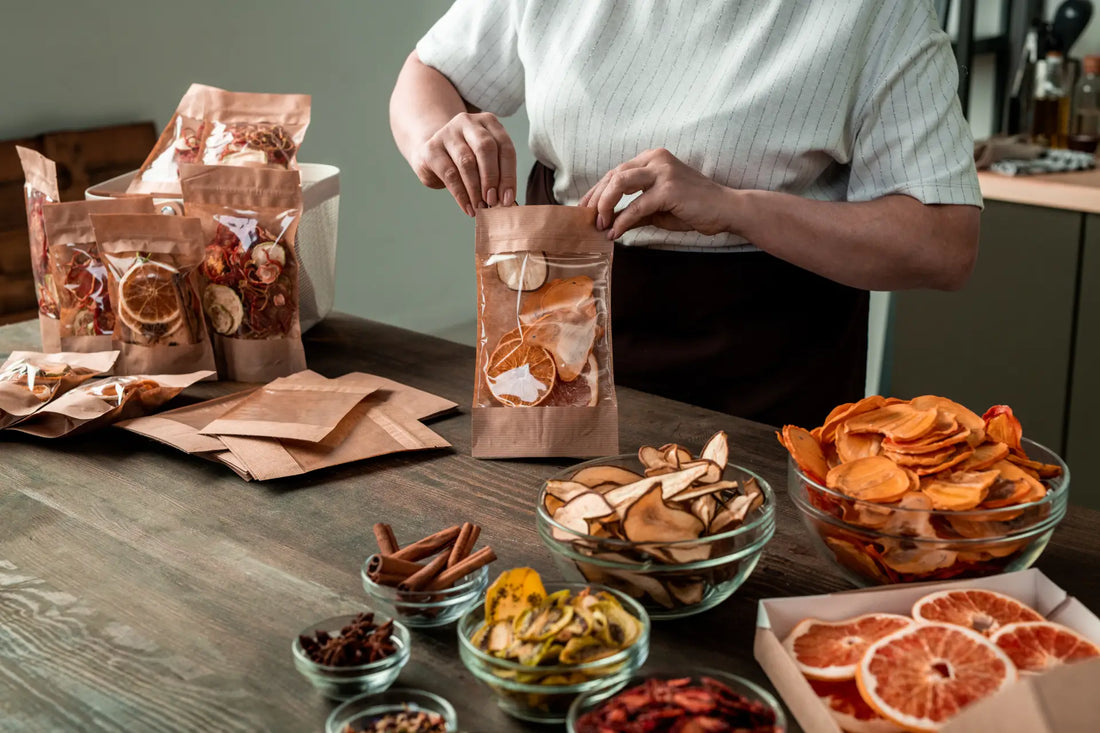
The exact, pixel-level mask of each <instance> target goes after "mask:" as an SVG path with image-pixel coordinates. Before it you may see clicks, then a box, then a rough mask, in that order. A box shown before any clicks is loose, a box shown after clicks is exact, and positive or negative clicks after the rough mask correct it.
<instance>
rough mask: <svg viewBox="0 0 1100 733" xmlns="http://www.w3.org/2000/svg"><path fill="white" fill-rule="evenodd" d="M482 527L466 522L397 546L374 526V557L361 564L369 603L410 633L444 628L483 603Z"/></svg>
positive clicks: (489, 557)
mask: <svg viewBox="0 0 1100 733" xmlns="http://www.w3.org/2000/svg"><path fill="white" fill-rule="evenodd" d="M480 535H481V528H480V527H479V526H477V525H476V524H471V523H470V522H464V523H463V524H456V525H455V526H453V527H448V528H447V529H442V530H440V531H438V532H435V533H434V534H430V535H428V536H427V537H424V538H422V539H419V540H417V541H416V542H412V543H410V544H407V545H405V546H404V547H401V546H400V545H398V543H397V538H396V537H395V536H394V533H393V530H392V529H391V528H390V526H389V525H388V524H382V523H379V524H376V525H374V536H375V539H376V540H377V541H378V552H377V553H376V554H374V555H371V556H370V557H368V558H367V559H366V561H365V562H364V563H363V567H362V569H361V571H360V575H361V576H362V579H363V590H365V591H366V592H367V595H369V596H370V598H371V601H372V604H373V605H374V606H375V607H376V608H379V609H381V610H383V611H385V612H386V613H389V614H391V615H392V616H394V617H395V618H397V619H400V620H401V622H402V623H404V624H405V625H406V626H409V627H411V628H429V627H434V626H446V625H447V624H449V623H451V622H453V621H455V620H456V619H457V618H459V617H460V616H462V614H464V613H466V611H468V610H469V609H470V608H471V607H472V606H474V605H477V604H478V603H479V602H480V601H481V596H482V593H484V591H485V586H487V585H488V584H489V570H488V565H489V563H491V562H493V561H494V560H495V559H496V555H495V554H494V553H493V549H492V548H491V547H488V546H486V547H482V548H481V549H479V550H475V549H474V546H475V545H476V544H477V540H478V537H479V536H480Z"/></svg>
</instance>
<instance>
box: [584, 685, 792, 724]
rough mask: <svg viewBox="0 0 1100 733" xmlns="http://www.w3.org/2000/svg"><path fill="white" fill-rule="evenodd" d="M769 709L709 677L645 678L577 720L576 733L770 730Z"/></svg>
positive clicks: (773, 722) (771, 714)
mask: <svg viewBox="0 0 1100 733" xmlns="http://www.w3.org/2000/svg"><path fill="white" fill-rule="evenodd" d="M775 722H776V721H775V711H774V710H772V709H771V708H770V707H768V706H767V705H765V704H764V703H762V702H760V701H758V700H750V699H748V698H746V697H745V696H744V695H741V694H739V693H737V692H734V691H733V690H732V689H730V687H729V686H728V685H725V684H723V683H722V682H719V681H718V680H716V679H713V678H711V677H702V678H700V679H699V681H698V682H694V681H693V680H692V679H691V678H690V677H684V678H680V679H671V680H661V679H649V680H646V681H645V682H643V683H642V684H640V685H638V686H636V687H632V688H630V689H628V690H624V691H623V692H620V693H619V694H618V695H615V696H614V697H612V698H611V699H609V700H606V701H605V702H604V703H603V704H601V705H600V706H599V707H597V708H596V709H595V710H591V711H589V712H587V713H585V714H584V715H583V716H581V718H580V720H578V721H577V726H576V730H577V733H607V731H616V732H617V733H666V732H667V733H672V732H673V731H677V732H678V731H739V732H743V733H770V732H771V731H775V730H776V726H775Z"/></svg>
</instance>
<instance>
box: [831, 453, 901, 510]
mask: <svg viewBox="0 0 1100 733" xmlns="http://www.w3.org/2000/svg"><path fill="white" fill-rule="evenodd" d="M825 485H826V486H828V487H829V488H830V489H835V490H836V491H839V492H841V493H843V494H845V495H847V496H850V497H852V498H853V499H859V500H861V501H873V502H878V503H886V502H891V501H897V500H898V499H900V498H901V497H902V496H903V495H904V494H905V492H907V491H909V488H910V481H909V475H908V474H907V473H906V472H905V469H903V468H902V467H901V466H899V465H898V464H896V463H894V462H893V461H891V460H890V459H889V458H886V457H885V456H868V457H866V458H860V459H859V460H856V461H851V462H848V463H842V464H840V465H839V466H836V467H835V468H832V469H830V470H829V473H828V474H827V475H826V476H825Z"/></svg>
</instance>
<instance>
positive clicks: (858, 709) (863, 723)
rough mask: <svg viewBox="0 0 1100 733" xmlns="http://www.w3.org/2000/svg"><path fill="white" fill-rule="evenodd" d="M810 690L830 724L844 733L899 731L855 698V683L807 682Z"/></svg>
mask: <svg viewBox="0 0 1100 733" xmlns="http://www.w3.org/2000/svg"><path fill="white" fill-rule="evenodd" d="M810 687H812V688H813V690H814V692H815V693H816V694H817V696H818V697H820V698H821V701H822V702H824V703H825V704H826V705H828V706H829V712H830V713H832V715H833V720H835V721H836V724H837V725H839V726H840V729H841V730H843V731H845V732H846V733H895V732H897V731H901V730H902V729H901V728H899V727H898V726H896V725H894V724H893V723H891V722H890V721H889V720H887V719H886V718H884V717H882V716H881V715H879V714H878V713H876V712H875V710H874V708H872V707H871V706H870V705H868V704H867V701H866V700H864V699H863V696H862V695H860V694H859V687H858V686H856V683H855V680H854V679H852V680H837V681H827V680H810Z"/></svg>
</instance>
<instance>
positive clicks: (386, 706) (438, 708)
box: [325, 688, 458, 733]
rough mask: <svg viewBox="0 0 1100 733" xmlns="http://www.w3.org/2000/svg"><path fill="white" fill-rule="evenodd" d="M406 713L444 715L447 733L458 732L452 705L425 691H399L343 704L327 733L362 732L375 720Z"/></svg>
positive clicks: (329, 722) (328, 723) (331, 717)
mask: <svg viewBox="0 0 1100 733" xmlns="http://www.w3.org/2000/svg"><path fill="white" fill-rule="evenodd" d="M405 710H413V711H416V710H423V711H424V712H426V713H436V714H437V715H442V716H443V720H444V722H445V723H446V724H447V733H456V732H457V731H458V719H457V717H456V716H455V709H454V707H453V706H452V705H451V703H449V702H447V701H446V700H444V699H443V698H442V697H440V696H439V695H433V694H432V693H430V692H425V691H424V690H414V689H411V688H396V689H393V690H387V691H386V692H382V693H379V694H374V693H369V692H368V693H366V694H364V695H358V696H357V697H353V698H351V699H350V700H347V701H346V702H344V703H342V704H340V705H339V706H338V707H337V708H336V709H335V710H333V711H332V712H331V713H330V714H329V716H328V720H326V721H325V733H344V729H345V728H347V727H348V726H349V725H350V726H352V728H353V729H354V730H361V729H363V728H366V726H367V724H368V723H370V722H371V721H372V720H374V719H376V718H380V717H382V716H383V715H389V714H391V713H400V712H403V711H405Z"/></svg>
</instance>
